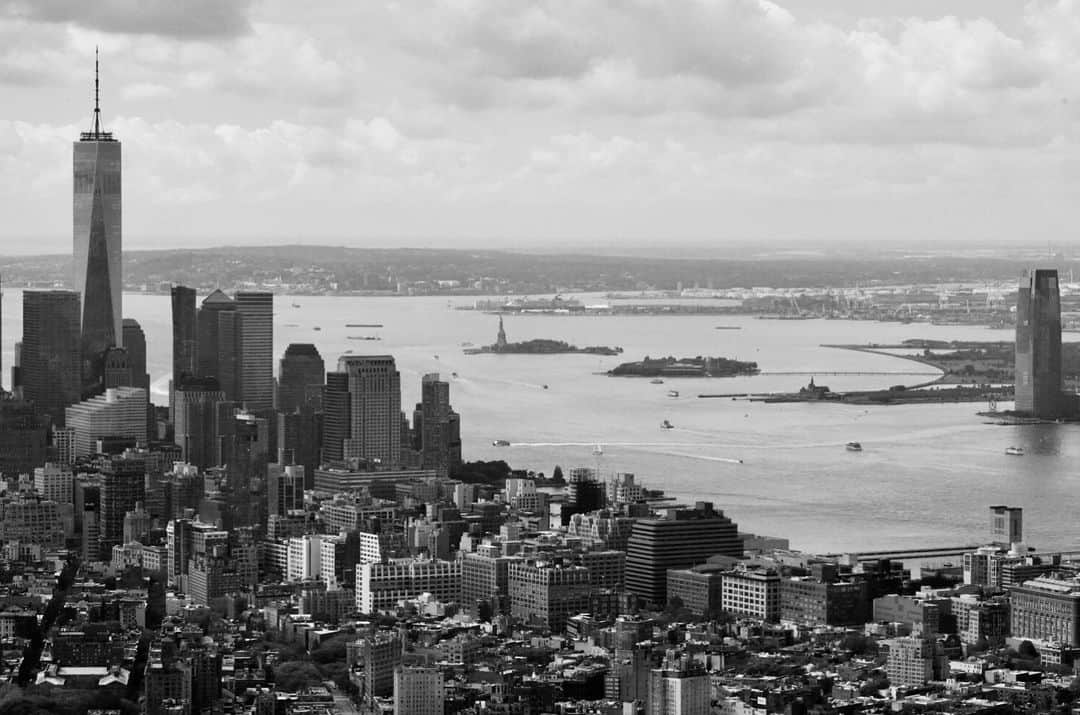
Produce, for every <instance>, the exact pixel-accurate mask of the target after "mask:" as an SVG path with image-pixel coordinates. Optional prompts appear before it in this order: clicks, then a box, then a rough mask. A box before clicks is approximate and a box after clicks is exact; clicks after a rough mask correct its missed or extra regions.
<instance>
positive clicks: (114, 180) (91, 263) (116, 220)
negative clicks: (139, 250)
mask: <svg viewBox="0 0 1080 715" xmlns="http://www.w3.org/2000/svg"><path fill="white" fill-rule="evenodd" d="M74 159H75V162H74V163H75V166H74V168H75V174H74V179H75V181H74V235H73V238H74V248H75V251H74V253H75V260H74V270H75V276H74V286H75V291H76V292H77V293H78V294H79V298H80V302H81V305H82V313H81V315H80V316H79V327H80V331H81V334H82V344H81V350H82V361H83V380H84V383H90V382H93V381H94V380H95V379H98V378H100V375H98V373H99V372H100V369H99V368H100V365H99V364H98V363H99V362H100V361H101V356H102V355H103V354H104V352H105V350H107V349H108V348H110V347H113V346H114V345H120V343H121V341H122V339H123V337H122V336H123V327H122V319H123V316H122V310H121V296H122V290H123V276H122V273H121V270H122V268H121V262H120V250H121V241H120V235H121V233H120V215H121V214H120V183H121V182H120V142H118V141H116V139H114V138H113V135H112V133H111V132H106V131H104V130H102V128H101V103H100V93H99V82H98V60H97V51H96V50H95V52H94V124H93V128H92V129H91V130H90V131H88V132H82V134H81V135H80V136H79V141H77V142H75V143H74Z"/></svg>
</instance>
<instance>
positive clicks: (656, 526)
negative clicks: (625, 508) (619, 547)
mask: <svg viewBox="0 0 1080 715" xmlns="http://www.w3.org/2000/svg"><path fill="white" fill-rule="evenodd" d="M717 554H723V555H724V556H733V557H735V558H742V555H743V545H742V539H741V538H740V537H739V527H738V526H737V525H736V524H735V523H734V522H733V521H732V520H731V519H729V518H728V517H726V516H724V512H722V511H716V510H714V509H713V505H712V503H711V502H698V503H697V504H696V505H695V506H694V508H693V509H675V510H671V512H670V513H669V515H668V518H666V519H641V520H639V521H637V522H635V523H634V529H633V531H632V532H631V533H630V539H629V540H628V541H627V544H626V589H627V590H628V591H630V592H631V593H633V594H634V595H636V596H637V597H638V598H640V599H642V600H643V601H645V602H646V603H649V604H653V605H660V606H663V605H664V603H665V601H666V600H667V570H668V569H685V568H690V567H691V566H694V565H696V564H701V563H705V561H706V560H707V559H708V558H709V557H710V556H715V555H717Z"/></svg>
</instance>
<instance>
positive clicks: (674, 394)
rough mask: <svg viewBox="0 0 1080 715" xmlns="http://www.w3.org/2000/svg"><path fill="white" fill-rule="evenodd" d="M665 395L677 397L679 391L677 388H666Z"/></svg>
mask: <svg viewBox="0 0 1080 715" xmlns="http://www.w3.org/2000/svg"><path fill="white" fill-rule="evenodd" d="M667 396H668V397H678V396H679V391H678V390H668V392H667Z"/></svg>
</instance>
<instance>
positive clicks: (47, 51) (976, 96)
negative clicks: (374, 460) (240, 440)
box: [0, 0, 1080, 235]
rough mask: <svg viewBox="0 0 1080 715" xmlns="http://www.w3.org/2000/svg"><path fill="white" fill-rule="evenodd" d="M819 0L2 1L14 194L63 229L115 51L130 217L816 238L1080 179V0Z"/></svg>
mask: <svg viewBox="0 0 1080 715" xmlns="http://www.w3.org/2000/svg"><path fill="white" fill-rule="evenodd" d="M822 2H825V0H820V1H819V0H814V1H813V2H811V1H810V0H807V1H806V2H800V3H795V2H790V1H789V2H780V3H773V2H766V1H765V0H685V1H684V2H667V1H665V0H531V1H530V2H527V3H515V2H504V1H503V0H432V2H420V0H398V1H397V2H389V3H363V4H353V3H344V2H342V3H339V4H334V3H325V4H319V5H318V6H317V7H310V8H307V7H302V6H299V5H296V4H295V3H288V2H285V1H284V0H262V1H261V2H260V3H257V4H251V5H250V6H247V5H244V6H243V7H242V8H241V11H239V14H237V15H236V18H239V20H237V21H236V22H233V24H231V25H230V24H229V23H225V25H226V27H224V28H222V31H220V32H210V31H209V30H207V29H206V28H205V27H204V28H202V29H201V30H199V29H198V28H197V27H191V26H181V25H174V24H172V23H174V22H178V21H174V20H173V19H170V16H169V14H168V11H167V10H166V9H162V6H160V5H159V4H158V3H156V2H152V3H151V4H150V5H149V6H148V9H147V10H146V14H144V16H143V17H142V18H141V19H140V20H139V21H138V23H141V24H137V23H136V24H133V23H135V21H134V20H132V21H131V22H129V23H128V24H127V25H122V24H117V23H116V22H112V21H111V20H109V19H108V18H107V17H106V15H105V14H102V13H106V11H107V12H113V11H115V10H116V8H119V7H121V6H122V5H123V4H124V0H107V2H106V5H105V6H103V8H104V9H100V8H99V9H97V10H94V11H93V12H91V11H90V10H86V9H78V10H77V11H76V10H71V11H69V12H66V13H62V12H60V10H61V9H62V8H60V9H58V8H59V3H51V0H50V3H47V4H46V5H44V6H42V7H41V8H40V9H27V8H28V5H27V4H25V3H23V4H18V5H16V4H13V3H10V2H9V3H7V4H6V5H3V4H0V8H3V9H4V10H3V11H0V84H2V85H3V86H4V87H3V88H4V91H5V96H6V97H10V98H11V101H10V102H8V103H7V106H8V107H9V108H10V109H9V112H8V113H7V114H6V115H4V122H0V130H2V131H3V132H4V133H3V134H2V135H0V170H2V171H3V172H4V173H3V176H0V188H2V189H4V191H5V192H6V194H5V195H3V196H0V210H3V211H4V212H5V215H9V214H13V215H15V216H16V219H15V221H16V223H17V224H19V225H21V226H24V227H25V228H26V229H27V230H31V229H32V230H34V231H37V232H57V231H59V230H61V229H63V230H67V229H65V228H64V227H63V226H62V225H61V224H62V223H63V217H64V213H65V212H63V211H57V210H56V209H57V207H58V206H66V203H67V201H68V200H69V198H68V195H67V192H68V191H69V182H70V142H71V140H72V139H73V138H74V137H75V136H76V133H77V130H76V127H74V126H71V125H73V124H75V123H76V122H82V121H83V120H84V119H85V117H86V116H87V114H88V108H89V87H90V83H89V80H90V64H89V63H90V61H91V59H92V57H93V48H94V47H95V45H101V47H102V62H103V72H104V74H103V81H104V85H103V89H104V93H105V94H104V97H105V112H106V123H107V126H108V128H109V129H110V130H113V131H115V132H116V134H117V136H118V137H119V138H120V139H121V140H122V141H123V142H124V152H125V172H126V182H125V187H126V188H125V212H126V216H127V221H128V225H129V227H135V228H136V229H138V230H137V231H136V232H135V233H132V235H137V234H138V233H139V232H145V233H147V234H153V233H155V232H157V233H161V232H163V231H164V230H165V229H164V227H165V226H166V225H168V222H169V221H168V220H166V219H169V220H173V221H176V220H179V221H180V222H181V223H182V225H184V226H188V227H190V229H191V230H192V231H194V230H195V229H196V228H197V227H198V226H213V227H215V229H216V230H220V231H224V232H226V233H228V232H234V233H236V232H239V233H244V234H248V235H250V234H252V233H258V232H259V231H263V230H270V229H273V230H287V231H321V232H324V233H327V234H338V233H342V232H347V231H352V230H354V227H355V226H357V225H358V224H357V220H356V217H357V215H358V213H357V211H358V206H360V207H362V211H360V213H362V214H363V217H364V218H363V221H361V222H360V224H361V225H362V227H363V229H364V230H365V231H368V232H371V233H375V234H380V233H384V232H391V233H393V232H395V231H417V232H422V231H425V230H426V231H427V232H429V233H432V234H439V233H443V232H448V233H449V232H454V233H457V234H462V235H471V234H498V235H503V234H504V233H505V234H507V235H513V234H515V232H517V233H518V234H521V233H524V232H525V231H526V230H528V231H530V232H531V233H533V234H536V233H537V230H536V229H535V228H528V227H530V226H532V227H535V226H542V227H544V228H545V230H546V229H550V230H552V231H556V232H559V231H561V232H563V233H565V234H567V235H569V234H574V235H581V234H582V233H588V232H589V231H603V232H615V233H618V232H629V233H633V232H644V231H647V230H654V229H656V228H657V227H664V226H671V227H672V230H673V231H676V232H677V231H687V232H690V231H691V229H693V227H694V226H698V229H697V230H699V233H707V232H708V231H709V230H713V229H715V230H717V231H720V232H721V234H722V235H737V234H744V233H746V232H751V231H761V232H766V231H768V230H770V229H776V230H778V231H779V230H780V229H781V228H784V230H790V231H795V230H796V229H797V228H798V227H800V226H801V227H803V228H805V229H806V230H807V232H808V233H814V234H815V235H820V233H821V232H819V231H817V230H816V229H815V230H814V231H810V229H811V228H814V227H815V226H817V225H818V224H816V223H814V222H817V221H821V222H823V223H821V224H820V225H821V226H825V227H828V228H829V229H830V230H839V228H842V226H841V224H840V223H839V221H840V219H836V221H835V222H834V221H833V220H832V219H829V220H827V221H826V220H825V219H823V218H822V217H823V215H824V214H825V213H826V212H825V209H823V208H822V207H823V206H826V205H830V206H834V207H835V206H839V210H840V211H841V212H842V213H843V214H844V215H845V216H846V217H847V220H849V221H851V222H853V224H855V225H858V226H864V227H865V226H869V227H874V226H878V225H880V223H881V220H880V218H879V217H880V216H887V215H889V210H888V207H890V206H891V207H894V208H895V207H899V206H903V207H904V209H905V210H906V211H908V212H911V211H912V210H913V209H912V207H913V206H914V207H916V209H915V213H920V212H921V211H922V210H923V209H921V208H918V207H919V206H922V205H925V206H928V207H929V206H933V207H937V208H939V209H940V208H941V207H942V206H947V205H949V202H956V203H957V205H966V204H964V202H965V201H969V202H970V201H974V199H972V197H974V196H978V195H979V194H980V192H985V195H988V196H989V195H992V196H995V197H1001V196H1002V195H1003V192H1005V194H1007V195H1008V196H1009V197H1010V201H1011V204H1012V205H1011V207H1010V206H1009V203H1010V202H1005V204H1004V205H1003V206H1002V207H1001V208H1000V210H1001V211H1013V212H1014V213H1015V214H1016V215H1020V214H1022V213H1023V212H1025V211H1029V212H1031V211H1034V210H1036V209H1035V208H1034V207H1035V206H1036V199H1035V198H1034V197H1035V196H1040V199H1039V202H1038V209H1037V210H1040V211H1044V212H1045V211H1047V209H1046V208H1045V206H1046V201H1047V199H1046V198H1045V197H1048V196H1049V197H1053V196H1057V195H1058V194H1060V193H1061V191H1062V189H1061V187H1063V186H1068V185H1071V184H1073V183H1075V182H1076V181H1077V177H1076V173H1077V172H1076V169H1075V167H1076V166H1078V165H1080V163H1078V162H1080V156H1078V152H1077V151H1076V149H1075V146H1076V142H1075V140H1074V137H1075V131H1076V129H1075V127H1076V123H1077V121H1078V119H1080V117H1078V116H1077V111H1078V109H1077V104H1078V100H1076V99H1074V97H1073V95H1074V93H1075V89H1074V88H1075V87H1076V86H1080V0H1045V1H1038V2H1033V3H1030V4H1029V5H1027V6H1026V8H1025V9H1024V11H1023V12H1022V13H1021V16H1022V17H1021V20H1019V21H1017V22H1015V23H1014V24H1004V23H998V24H995V23H994V22H991V21H990V20H988V19H986V18H980V17H974V16H969V17H952V16H944V17H910V16H906V15H905V14H904V13H905V11H906V6H905V5H904V4H902V3H901V2H898V1H897V2H894V3H892V4H891V6H890V7H891V10H892V12H891V13H887V14H885V15H883V16H880V17H865V18H862V19H855V20H853V21H851V22H849V23H847V24H844V25H841V24H839V23H837V22H836V21H834V20H832V19H829V17H828V16H826V15H825V14H821V13H819V14H814V13H813V12H812V8H813V7H814V6H815V5H820V4H821V3H822ZM0 3H2V0H0ZM888 5H889V3H880V4H875V5H874V7H873V8H869V7H868V8H867V9H866V10H865V11H866V12H870V11H872V10H874V9H878V10H879V9H880V8H881V7H885V6H888ZM879 11H880V10H879ZM230 12H232V10H230ZM151 16H152V17H151ZM167 26H168V27H171V28H172V29H171V30H167ZM125 28H126V29H125ZM140 28H141V29H140ZM228 28H231V29H228ZM1003 177H1004V178H1003ZM1007 180H1014V181H1015V182H1017V185H1016V186H1015V187H1009V186H1006V183H1007ZM920 201H921V202H923V203H922V204H919V203H918V202H920ZM830 202H837V203H836V204H830ZM883 205H884V206H885V207H886V208H882V206H883ZM1062 206H1063V207H1064V206H1066V204H1062ZM179 207H184V209H183V213H180V211H181V209H180V208H179ZM871 207H872V208H871ZM896 211H897V212H899V209H898V208H897V209H896ZM1052 211H1057V212H1058V214H1059V215H1060V218H1061V219H1062V221H1061V223H1065V221H1064V218H1065V215H1066V212H1067V208H1057V209H1053V210H1052ZM174 212H175V213H174ZM676 214H677V215H678V216H679V218H678V220H674V219H672V218H671V216H673V215H676ZM665 217H667V218H668V219H669V220H668V221H667V223H665V220H664V219H665ZM980 220H984V217H983V216H981V215H980V216H975V217H972V221H973V225H975V224H977V223H978V221H980ZM695 221H696V222H699V223H697V224H695V223H694V222H695ZM957 221H959V219H957ZM575 222H580V223H579V224H577V225H578V229H577V230H576V231H575V230H574V226H575ZM999 223H1000V225H1001V226H1002V227H1004V226H1009V225H1015V224H1010V223H1009V222H1008V221H1000V222H999ZM425 227H426V228H425ZM852 230H853V229H852ZM890 230H892V228H891V227H890ZM973 230H974V229H973ZM1002 230H1004V229H1002ZM609 235H610V234H609Z"/></svg>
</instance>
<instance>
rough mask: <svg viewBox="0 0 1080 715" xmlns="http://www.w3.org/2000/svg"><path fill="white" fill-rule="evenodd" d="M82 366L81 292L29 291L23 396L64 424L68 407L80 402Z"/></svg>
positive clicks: (25, 312) (25, 306)
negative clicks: (80, 346) (80, 342)
mask: <svg viewBox="0 0 1080 715" xmlns="http://www.w3.org/2000/svg"><path fill="white" fill-rule="evenodd" d="M81 367H82V360H81V353H80V349H79V294H78V293H75V292H74V291H68V290H47V291H26V292H25V293H24V294H23V339H22V350H21V355H20V381H21V383H22V394H23V397H24V398H25V399H27V400H30V401H31V402H33V403H34V405H35V407H36V409H37V411H38V414H39V415H43V416H44V415H48V416H49V417H51V418H52V420H53V423H54V424H57V425H61V426H62V425H63V423H64V408H65V407H67V406H68V405H73V404H75V403H76V402H78V401H79V396H80V392H81V387H82V379H81V376H82V371H81Z"/></svg>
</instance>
